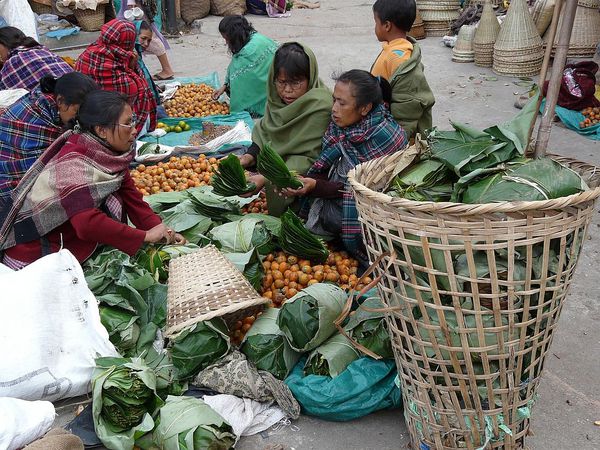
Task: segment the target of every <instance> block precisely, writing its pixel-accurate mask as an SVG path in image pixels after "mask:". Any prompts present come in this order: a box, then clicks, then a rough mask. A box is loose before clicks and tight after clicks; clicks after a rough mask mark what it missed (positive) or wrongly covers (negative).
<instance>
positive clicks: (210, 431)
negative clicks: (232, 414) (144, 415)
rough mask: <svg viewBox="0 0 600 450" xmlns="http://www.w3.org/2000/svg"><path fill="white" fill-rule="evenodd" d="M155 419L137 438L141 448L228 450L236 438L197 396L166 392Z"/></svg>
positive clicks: (220, 418) (228, 427)
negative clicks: (152, 427) (175, 394)
mask: <svg viewBox="0 0 600 450" xmlns="http://www.w3.org/2000/svg"><path fill="white" fill-rule="evenodd" d="M157 421H158V425H157V426H156V428H155V429H154V431H153V432H152V434H148V435H146V436H144V437H142V438H141V439H140V440H139V441H138V442H136V444H137V445H138V446H140V447H141V448H142V449H144V450H146V449H148V450H149V449H155V448H160V449H161V450H204V449H211V450H228V449H230V448H233V446H234V444H235V441H236V436H235V434H234V433H233V428H232V427H231V425H229V424H228V423H227V422H226V421H225V419H223V417H221V416H220V415H219V414H217V413H216V412H215V411H214V410H213V409H212V408H211V407H210V406H208V405H207V404H206V403H204V402H203V401H202V400H200V399H198V398H194V397H175V396H168V397H167V400H166V401H165V405H164V406H163V407H162V408H161V409H160V414H159V417H158V420H157Z"/></svg>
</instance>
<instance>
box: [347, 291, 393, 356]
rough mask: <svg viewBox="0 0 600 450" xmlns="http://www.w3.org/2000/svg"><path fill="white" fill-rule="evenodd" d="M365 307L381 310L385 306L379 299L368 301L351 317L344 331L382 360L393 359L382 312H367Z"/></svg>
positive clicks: (369, 299) (374, 298)
mask: <svg viewBox="0 0 600 450" xmlns="http://www.w3.org/2000/svg"><path fill="white" fill-rule="evenodd" d="M363 307H366V308H371V309H380V308H383V307H384V304H383V303H382V302H381V300H380V299H379V298H377V297H373V298H368V299H366V300H365V301H364V302H363V303H362V305H361V306H360V307H359V308H358V309H357V310H356V311H355V312H354V314H353V315H351V316H350V319H349V320H348V323H347V324H346V326H345V327H344V329H345V330H346V331H347V332H348V333H349V334H350V336H351V337H352V338H353V339H354V340H355V341H356V342H358V343H359V344H360V345H362V346H363V347H365V348H367V349H369V350H371V351H372V352H373V353H375V354H377V355H379V356H381V357H382V358H393V357H394V353H393V352H392V343H391V340H390V335H389V333H388V329H387V323H386V321H385V314H384V313H382V312H372V311H365V310H364V309H363Z"/></svg>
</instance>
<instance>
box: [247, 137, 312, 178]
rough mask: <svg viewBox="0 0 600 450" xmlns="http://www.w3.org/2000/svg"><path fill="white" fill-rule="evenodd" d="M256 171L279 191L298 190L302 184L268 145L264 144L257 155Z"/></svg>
mask: <svg viewBox="0 0 600 450" xmlns="http://www.w3.org/2000/svg"><path fill="white" fill-rule="evenodd" d="M256 169H257V170H258V171H259V172H260V174H261V175H263V176H264V177H265V178H266V179H267V180H269V181H270V182H271V183H273V185H274V186H275V187H277V188H279V189H283V188H292V189H299V188H301V187H302V182H301V181H300V180H299V179H298V177H297V176H296V174H295V173H294V172H290V170H289V169H288V167H287V165H286V164H285V161H284V160H283V158H282V157H281V156H279V154H278V153H277V152H276V151H275V150H274V149H273V147H271V144H270V143H268V142H267V143H265V144H264V145H263V148H262V150H261V151H260V153H259V154H258V158H257V162H256Z"/></svg>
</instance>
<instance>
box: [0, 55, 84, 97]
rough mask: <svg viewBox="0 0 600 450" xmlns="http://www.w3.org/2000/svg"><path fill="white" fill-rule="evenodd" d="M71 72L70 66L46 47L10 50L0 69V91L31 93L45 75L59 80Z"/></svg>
mask: <svg viewBox="0 0 600 450" xmlns="http://www.w3.org/2000/svg"><path fill="white" fill-rule="evenodd" d="M71 72H73V69H72V68H71V66H69V64H67V63H66V62H65V61H64V60H63V59H62V58H61V57H60V56H58V55H55V54H54V53H52V52H51V51H50V50H48V49H47V48H46V47H43V46H41V45H40V46H39V47H33V48H27V47H17V48H15V49H13V50H11V52H10V54H9V55H8V59H7V60H6V62H5V63H4V65H3V66H2V69H0V90H6V89H18V88H21V89H27V90H28V91H32V90H33V89H35V88H36V87H37V85H38V84H39V82H40V80H41V79H42V78H43V77H45V76H46V75H50V76H53V77H54V78H59V77H62V76H63V75H64V74H67V73H71Z"/></svg>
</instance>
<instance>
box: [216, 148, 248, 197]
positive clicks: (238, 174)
mask: <svg viewBox="0 0 600 450" xmlns="http://www.w3.org/2000/svg"><path fill="white" fill-rule="evenodd" d="M211 185H212V187H213V192H214V193H215V194H218V195H222V196H223V197H232V196H234V195H242V194H247V193H248V192H252V191H254V190H255V189H256V185H255V184H254V183H248V182H247V180H246V173H245V171H244V168H243V167H242V165H241V164H240V160H239V158H238V157H237V156H235V155H233V154H230V155H229V156H228V157H227V158H225V159H222V160H221V161H220V162H219V167H218V169H217V170H216V171H215V174H214V175H213V176H212V180H211Z"/></svg>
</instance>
